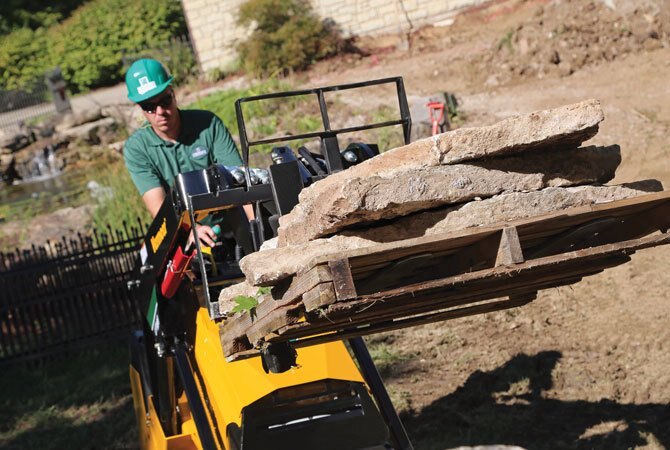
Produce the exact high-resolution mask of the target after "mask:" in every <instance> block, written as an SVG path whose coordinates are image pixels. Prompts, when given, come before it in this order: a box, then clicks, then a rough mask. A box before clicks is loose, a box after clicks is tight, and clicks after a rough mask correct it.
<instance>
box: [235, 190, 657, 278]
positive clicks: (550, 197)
mask: <svg viewBox="0 0 670 450" xmlns="http://www.w3.org/2000/svg"><path fill="white" fill-rule="evenodd" d="M661 190H663V186H662V185H661V183H660V182H658V181H656V180H648V181H641V182H637V183H631V184H627V185H621V186H578V187H567V188H563V187H549V188H546V189H543V190H540V191H535V192H510V193H504V194H500V195H497V196H494V197H491V198H489V199H485V200H475V201H471V202H468V203H464V204H461V205H457V206H451V207H443V208H440V209H436V210H431V211H423V212H418V213H414V214H412V215H409V216H405V217H401V218H398V219H396V220H394V221H391V222H389V223H385V224H380V225H376V226H372V227H369V228H362V229H354V230H348V231H345V232H343V233H341V234H339V235H336V236H333V237H330V238H327V239H315V240H313V241H310V242H306V243H302V244H298V245H293V246H290V247H278V248H274V249H272V248H267V249H266V250H261V251H258V252H255V253H252V254H250V255H247V256H245V257H244V258H243V259H242V261H241V262H240V267H241V269H242V271H243V272H244V274H245V275H246V277H247V283H249V284H253V285H256V286H269V285H274V284H276V283H277V282H279V281H280V280H282V279H284V278H287V277H289V276H292V275H293V274H295V273H297V272H299V271H301V270H304V269H306V268H307V266H308V264H309V263H310V261H312V260H314V259H315V258H317V257H321V256H325V255H331V254H335V253H338V252H342V251H346V250H354V249H357V248H365V247H371V246H373V245H376V244H380V243H386V242H393V241H399V240H404V239H411V238H417V237H422V236H431V235H437V234H443V233H448V232H454V231H459V230H464V229H468V228H472V227H478V226H487V225H493V224H495V223H504V222H509V221H513V220H519V219H525V218H529V217H535V216H539V215H543V214H549V213H552V212H554V211H561V210H564V209H567V208H575V207H580V206H587V205H593V204H598V203H606V202H611V201H615V200H623V199H625V198H631V197H635V196H638V195H643V194H646V193H650V192H659V191H661Z"/></svg>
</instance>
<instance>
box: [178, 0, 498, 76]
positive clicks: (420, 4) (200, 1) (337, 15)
mask: <svg viewBox="0 0 670 450" xmlns="http://www.w3.org/2000/svg"><path fill="white" fill-rule="evenodd" d="M243 2H244V0H182V4H183V7H184V13H185V15H186V20H187V22H188V25H189V29H190V31H191V37H192V39H193V44H194V47H195V50H196V53H197V56H198V60H199V61H200V65H201V68H202V69H203V70H204V71H208V70H212V69H216V68H224V67H226V65H228V64H230V63H231V62H232V61H233V60H234V58H235V51H234V49H233V47H234V45H235V41H236V40H239V39H243V38H244V37H245V34H246V33H247V30H245V29H242V28H239V27H237V26H236V15H237V9H238V8H239V6H240V4H242V3H243ZM311 2H312V5H313V6H314V9H315V10H316V11H317V12H318V14H319V15H320V16H321V17H323V18H324V19H325V18H330V19H332V20H334V21H335V22H336V23H337V25H338V26H339V27H340V29H341V30H342V31H343V33H344V35H345V36H351V35H358V36H364V35H375V34H385V33H402V32H405V31H407V30H408V29H409V28H410V24H411V26H412V27H413V28H414V29H416V28H418V27H421V26H424V25H429V24H435V23H439V22H441V21H444V20H447V19H449V18H450V17H452V16H453V15H454V14H455V13H456V12H457V11H458V10H459V9H462V8H465V7H467V6H473V5H476V4H480V3H484V2H485V0H311Z"/></svg>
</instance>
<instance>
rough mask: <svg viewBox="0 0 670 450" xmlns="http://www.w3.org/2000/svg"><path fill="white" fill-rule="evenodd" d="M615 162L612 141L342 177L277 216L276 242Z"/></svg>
mask: <svg viewBox="0 0 670 450" xmlns="http://www.w3.org/2000/svg"><path fill="white" fill-rule="evenodd" d="M620 162H621V154H620V149H619V147H618V146H610V147H584V148H578V149H568V150H563V151H560V152H556V151H554V150H553V149H545V150H542V151H535V152H531V153H524V154H523V155H511V156H500V157H497V158H490V159H487V160H481V161H471V162H469V163H463V164H454V165H443V166H430V167H421V168H416V167H400V168H397V169H396V170H394V171H392V172H390V173H389V174H388V176H381V175H374V176H368V177H364V178H354V179H346V180H343V182H342V183H341V184H340V185H338V186H333V187H332V189H331V190H330V191H325V192H318V193H317V195H313V196H311V197H309V201H305V202H303V200H302V199H301V203H299V204H298V205H297V206H296V207H295V208H294V209H293V210H292V211H291V213H289V214H288V215H286V216H283V217H281V218H280V221H279V223H280V228H279V236H278V237H279V239H278V246H279V247H283V246H287V245H296V244H301V243H305V242H307V241H310V240H313V239H316V238H319V237H325V236H329V235H332V234H334V233H337V232H339V231H341V230H343V229H345V228H347V227H350V226H352V225H358V224H364V223H370V222H374V221H377V220H381V219H392V218H396V217H399V216H404V215H407V214H410V213H413V212H415V211H421V210H425V209H431V208H436V207H439V206H443V205H448V204H456V203H463V202H466V201H469V200H472V199H474V198H475V197H491V196H494V195H497V194H500V193H502V192H514V191H516V192H520V191H536V190H540V189H543V188H545V187H552V186H574V185H579V184H593V183H606V182H607V181H609V180H611V179H612V178H613V177H614V172H615V170H616V168H617V166H618V165H619V163H620Z"/></svg>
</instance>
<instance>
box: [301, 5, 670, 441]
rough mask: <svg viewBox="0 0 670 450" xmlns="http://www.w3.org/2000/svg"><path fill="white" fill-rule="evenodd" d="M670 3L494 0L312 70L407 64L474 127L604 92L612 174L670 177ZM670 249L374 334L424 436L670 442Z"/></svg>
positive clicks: (410, 419)
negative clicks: (455, 314)
mask: <svg viewBox="0 0 670 450" xmlns="http://www.w3.org/2000/svg"><path fill="white" fill-rule="evenodd" d="M607 5H610V6H607ZM611 6H613V7H615V9H612V8H611ZM669 11H670V2H667V0H666V1H639V2H630V1H629V2H626V1H586V0H584V1H582V0H571V1H567V0H564V1H500V2H494V4H493V6H491V7H489V8H484V9H477V10H475V11H473V12H471V13H469V14H467V15H464V16H460V17H459V18H458V19H457V20H456V22H455V23H454V24H453V25H452V26H449V27H442V28H427V29H424V30H420V31H418V32H417V33H415V35H414V36H412V39H411V51H410V52H406V51H402V52H401V51H394V50H389V45H392V44H393V41H394V39H395V40H396V41H397V39H398V37H397V36H391V37H388V39H386V40H384V39H377V40H376V41H369V42H366V43H364V44H365V45H367V46H368V47H367V49H368V51H369V52H370V54H369V55H368V56H364V57H359V56H348V57H342V58H340V59H339V60H335V61H329V62H326V63H322V64H321V65H319V66H318V67H317V68H316V69H315V70H313V71H312V72H311V73H310V80H309V84H312V85H327V84H334V83H342V82H353V81H360V80H365V79H373V78H381V77H387V76H395V75H402V76H403V77H404V80H405V84H406V87H407V91H408V94H409V95H410V96H411V95H417V96H431V95H434V94H439V93H441V92H444V91H448V92H453V93H455V94H456V96H457V98H458V101H459V103H460V108H461V111H462V114H463V115H462V117H463V119H464V122H463V124H462V125H463V126H476V125H487V124H491V123H494V122H496V121H498V120H500V119H502V118H504V117H507V116H510V115H513V114H517V113H526V112H530V111H533V110H537V109H544V108H549V107H555V106H559V105H562V104H567V103H571V102H577V101H580V100H584V99H587V98H597V99H599V100H600V101H601V102H602V104H603V107H604V110H605V116H606V120H605V122H604V123H603V124H602V126H601V129H600V132H599V134H598V135H597V136H596V137H595V138H594V139H593V140H592V143H594V144H602V145H604V144H608V145H609V144H619V145H620V146H621V149H622V157H623V161H622V164H621V166H620V169H619V170H618V172H617V176H616V179H615V180H614V181H613V182H612V183H623V182H629V181H635V180H642V179H647V178H655V179H658V180H660V181H662V182H663V184H664V185H665V186H666V188H668V187H670V138H669V137H668V132H669V130H670V78H669V77H668V73H669V72H670V42H669V38H668V31H669V30H670V22H669V21H668V17H669V16H668V12H669ZM361 45H363V43H361ZM342 67H347V69H345V70H341V68H342ZM669 251H670V249H669V248H656V249H651V250H645V251H641V252H639V253H638V254H636V255H634V256H633V259H632V261H631V262H630V263H628V264H625V265H623V266H620V267H617V268H615V269H610V270H607V271H605V272H604V273H602V274H599V275H596V276H593V277H590V278H587V279H585V280H584V281H582V282H581V283H579V284H577V285H574V286H571V287H563V288H558V289H552V290H548V291H544V292H541V293H540V295H539V296H538V298H537V300H535V301H534V302H533V303H531V304H530V305H527V306H524V307H522V308H518V309H516V310H510V311H507V312H499V313H493V314H488V315H482V316H475V317H470V318H465V319H459V320H454V321H450V322H444V323H440V324H434V325H429V326H423V327H417V328H410V329H406V330H404V331H400V332H393V333H389V334H385V335H377V336H375V337H374V338H370V339H368V342H369V343H370V346H371V348H372V350H373V353H375V355H376V356H377V358H379V360H380V361H381V364H380V366H381V369H382V373H383V376H384V378H385V380H386V382H387V386H388V388H389V391H390V393H391V396H392V398H393V400H394V401H395V403H396V405H397V406H398V407H399V409H400V410H401V416H402V419H403V421H404V423H405V425H406V427H407V430H408V432H409V434H410V437H411V438H412V440H413V442H414V444H415V448H417V449H443V448H451V447H458V446H462V445H484V444H507V445H518V446H521V447H524V448H528V449H538V448H546V449H556V448H599V449H600V448H602V449H619V448H622V449H623V448H648V449H660V448H670V370H669V369H670V327H668V323H669V322H668V318H669V317H670V302H669V301H668V298H667V294H668V288H667V285H668V283H669V282H670V275H668V271H667V270H666V265H667V262H668V260H669V259H670V258H669V257H670V253H669Z"/></svg>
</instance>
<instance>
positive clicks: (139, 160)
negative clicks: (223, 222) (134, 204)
mask: <svg viewBox="0 0 670 450" xmlns="http://www.w3.org/2000/svg"><path fill="white" fill-rule="evenodd" d="M171 84H172V77H170V76H169V75H168V73H167V71H166V70H165V68H164V67H163V65H162V64H161V63H159V62H158V61H156V60H154V59H140V60H138V61H135V62H134V63H133V64H132V65H131V66H130V68H129V69H128V71H127V72H126V87H127V88H128V98H129V99H130V100H131V101H133V102H134V103H136V104H138V105H139V106H140V108H141V109H142V114H144V117H145V118H146V120H147V121H146V122H145V123H144V125H143V126H142V127H141V128H140V129H138V130H137V131H135V132H134V133H133V134H132V135H131V136H130V138H128V140H127V141H126V144H125V147H124V149H123V157H124V159H125V163H126V167H127V168H128V172H129V173H130V177H131V178H132V180H133V182H134V183H135V186H136V187H137V189H138V191H139V192H140V195H141V196H142V200H144V204H145V205H146V207H147V209H148V210H149V213H150V214H151V217H156V214H157V213H158V210H159V209H160V207H161V205H162V203H163V200H164V199H165V196H166V193H167V192H168V191H169V189H170V187H171V186H172V183H173V182H174V178H175V176H176V175H177V174H179V173H183V172H189V171H192V170H198V169H205V168H207V167H209V166H210V165H212V164H224V165H227V166H239V165H241V164H242V159H241V158H240V154H239V152H238V151H237V147H236V145H235V142H234V141H233V138H232V136H231V135H230V133H229V132H228V129H227V128H226V126H225V125H224V124H223V122H221V119H219V118H218V117H217V116H216V115H215V114H213V113H212V112H209V111H200V110H180V109H179V108H178V107H177V102H176V99H175V95H174V91H173V90H172V87H171ZM197 227H198V228H197V229H198V236H199V238H200V240H201V241H202V242H203V243H205V244H207V245H210V246H212V245H214V241H215V240H216V234H215V233H214V231H213V230H212V228H210V227H209V226H205V225H197Z"/></svg>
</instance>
